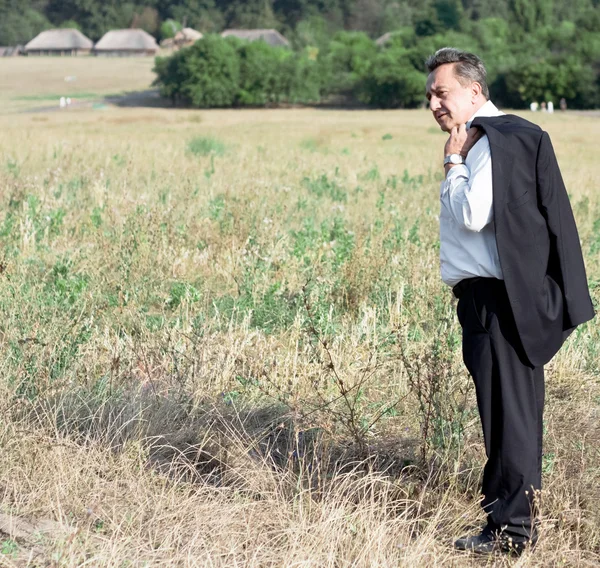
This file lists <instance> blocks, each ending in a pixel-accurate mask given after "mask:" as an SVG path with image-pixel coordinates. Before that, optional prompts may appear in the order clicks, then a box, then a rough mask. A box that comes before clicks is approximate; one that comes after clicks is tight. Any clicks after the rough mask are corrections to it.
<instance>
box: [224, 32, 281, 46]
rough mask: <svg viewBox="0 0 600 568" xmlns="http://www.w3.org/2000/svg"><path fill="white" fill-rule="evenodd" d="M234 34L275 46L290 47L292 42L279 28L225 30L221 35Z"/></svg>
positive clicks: (241, 37)
mask: <svg viewBox="0 0 600 568" xmlns="http://www.w3.org/2000/svg"><path fill="white" fill-rule="evenodd" d="M229 36H234V37H238V38H240V39H245V40H247V41H257V40H262V41H264V42H266V43H268V44H269V45H272V46H274V47H282V46H284V47H289V46H290V42H289V41H288V40H287V39H286V38H285V37H284V36H282V35H281V34H280V33H279V32H278V31H277V30H225V31H224V32H223V33H222V34H221V37H229Z"/></svg>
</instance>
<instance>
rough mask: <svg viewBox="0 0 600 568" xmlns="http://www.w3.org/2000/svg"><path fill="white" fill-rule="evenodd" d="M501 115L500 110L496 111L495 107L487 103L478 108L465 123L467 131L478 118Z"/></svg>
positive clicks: (489, 102)
mask: <svg viewBox="0 0 600 568" xmlns="http://www.w3.org/2000/svg"><path fill="white" fill-rule="evenodd" d="M503 114H505V113H503V112H502V111H501V110H498V108H497V107H496V105H495V104H494V103H493V102H492V101H487V102H486V103H485V104H484V105H482V106H481V107H480V109H479V110H478V111H477V112H476V113H475V114H474V115H473V116H472V117H471V118H470V119H469V121H468V122H467V130H468V129H469V128H471V123H472V122H473V121H474V120H475V119H476V118H477V117H478V116H502V115H503Z"/></svg>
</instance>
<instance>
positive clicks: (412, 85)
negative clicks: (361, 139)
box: [359, 47, 427, 108]
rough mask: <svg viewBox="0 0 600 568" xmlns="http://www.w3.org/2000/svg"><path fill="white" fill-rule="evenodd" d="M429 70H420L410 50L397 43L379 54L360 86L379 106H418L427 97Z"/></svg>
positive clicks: (364, 97) (366, 99)
mask: <svg viewBox="0 0 600 568" xmlns="http://www.w3.org/2000/svg"><path fill="white" fill-rule="evenodd" d="M426 79H427V77H426V75H425V73H423V72H420V71H417V70H416V69H415V68H414V67H413V65H412V63H411V61H410V58H409V57H408V50H406V49H404V48H401V47H395V48H391V49H386V50H383V51H381V52H380V53H378V54H377V56H376V57H375V59H374V61H373V64H372V65H371V66H370V68H369V71H368V73H367V74H366V76H365V77H364V78H363V79H362V81H361V83H360V87H359V93H360V95H359V98H360V100H361V101H362V102H365V103H367V104H369V105H371V106H374V107H378V108H414V107H416V106H418V105H419V104H421V103H422V102H423V100H424V92H425V81H426Z"/></svg>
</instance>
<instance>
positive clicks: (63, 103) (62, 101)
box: [58, 97, 67, 108]
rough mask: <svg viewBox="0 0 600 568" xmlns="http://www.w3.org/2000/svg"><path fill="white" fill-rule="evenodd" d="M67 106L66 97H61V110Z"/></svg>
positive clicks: (59, 103) (59, 104)
mask: <svg viewBox="0 0 600 568" xmlns="http://www.w3.org/2000/svg"><path fill="white" fill-rule="evenodd" d="M66 104H67V101H66V100H65V97H60V101H59V102H58V106H59V107H60V108H65V105H66Z"/></svg>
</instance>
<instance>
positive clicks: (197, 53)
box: [154, 34, 240, 108]
mask: <svg viewBox="0 0 600 568" xmlns="http://www.w3.org/2000/svg"><path fill="white" fill-rule="evenodd" d="M154 71H155V72H156V73H157V80H156V84H157V85H158V86H159V87H160V92H161V95H162V96H164V97H168V98H170V99H172V100H173V102H181V103H184V104H188V105H192V106H195V107H200V108H210V107H230V106H232V105H233V104H234V103H235V100H236V96H237V93H238V90H239V80H240V62H239V58H238V55H237V52H236V48H235V45H234V42H232V41H227V40H223V38H221V37H219V36H216V35H211V34H207V35H206V36H204V38H203V39H202V41H197V42H196V43H194V44H193V45H191V46H190V47H188V48H185V49H182V50H180V51H178V52H176V53H175V54H173V55H172V56H171V57H168V58H157V60H156V64H155V67H154Z"/></svg>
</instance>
